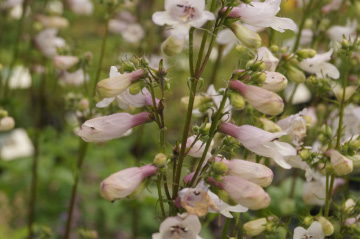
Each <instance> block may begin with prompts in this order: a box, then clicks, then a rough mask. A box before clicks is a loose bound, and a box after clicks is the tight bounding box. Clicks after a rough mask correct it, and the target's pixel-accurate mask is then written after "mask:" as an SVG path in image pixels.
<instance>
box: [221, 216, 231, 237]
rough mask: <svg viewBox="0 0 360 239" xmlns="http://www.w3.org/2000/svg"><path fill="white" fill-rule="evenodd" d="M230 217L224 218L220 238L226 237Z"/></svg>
mask: <svg viewBox="0 0 360 239" xmlns="http://www.w3.org/2000/svg"><path fill="white" fill-rule="evenodd" d="M231 219H232V218H226V221H225V225H224V228H223V231H222V233H221V238H222V239H226V237H227V234H228V231H229V226H230V222H231Z"/></svg>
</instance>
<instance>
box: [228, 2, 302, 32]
mask: <svg viewBox="0 0 360 239" xmlns="http://www.w3.org/2000/svg"><path fill="white" fill-rule="evenodd" d="M280 4H281V0H265V1H264V2H254V1H253V2H251V4H245V3H241V4H240V5H239V6H238V7H234V8H233V9H232V10H231V11H230V13H229V15H228V16H229V17H234V18H240V20H241V21H242V22H244V23H246V24H248V25H251V26H255V27H271V28H273V29H274V30H276V31H279V32H284V31H285V30H286V29H289V30H292V31H296V30H297V25H296V24H295V22H294V21H293V20H291V19H290V18H282V17H276V14H277V13H278V12H279V11H280Z"/></svg>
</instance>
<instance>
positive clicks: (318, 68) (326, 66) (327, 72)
mask: <svg viewBox="0 0 360 239" xmlns="http://www.w3.org/2000/svg"><path fill="white" fill-rule="evenodd" d="M332 53H333V49H331V50H329V51H328V52H326V53H323V54H316V55H315V56H314V57H313V58H307V59H304V60H302V61H301V62H300V63H299V66H300V68H301V69H303V70H304V71H306V72H309V73H311V74H316V76H317V77H330V78H333V79H338V78H339V77H340V72H339V70H338V69H337V68H336V67H335V66H334V65H333V64H331V63H328V62H327V61H329V60H331V55H332Z"/></svg>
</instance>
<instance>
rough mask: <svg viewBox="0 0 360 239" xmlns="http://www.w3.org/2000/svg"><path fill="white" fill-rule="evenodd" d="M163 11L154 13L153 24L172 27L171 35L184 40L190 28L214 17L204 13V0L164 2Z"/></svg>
mask: <svg viewBox="0 0 360 239" xmlns="http://www.w3.org/2000/svg"><path fill="white" fill-rule="evenodd" d="M165 10H166V11H163V12H155V13H154V14H153V16H152V20H153V22H154V23H155V24H157V25H160V26H163V25H165V24H166V25H170V26H172V28H173V29H172V30H171V35H174V36H176V37H178V38H186V37H187V35H188V33H189V29H190V28H191V27H201V26H202V25H204V24H205V23H206V22H207V21H209V20H214V19H215V16H214V14H213V13H211V12H209V11H205V0H165Z"/></svg>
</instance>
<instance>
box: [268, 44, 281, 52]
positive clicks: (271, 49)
mask: <svg viewBox="0 0 360 239" xmlns="http://www.w3.org/2000/svg"><path fill="white" fill-rule="evenodd" d="M270 51H272V52H273V53H277V52H278V51H279V47H278V46H277V45H271V46H270Z"/></svg>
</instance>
